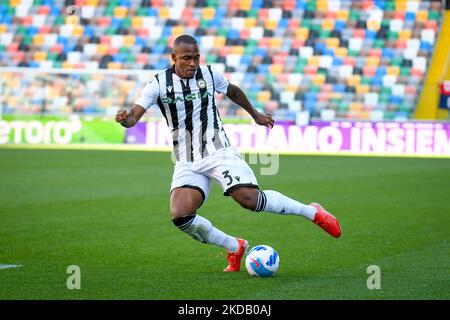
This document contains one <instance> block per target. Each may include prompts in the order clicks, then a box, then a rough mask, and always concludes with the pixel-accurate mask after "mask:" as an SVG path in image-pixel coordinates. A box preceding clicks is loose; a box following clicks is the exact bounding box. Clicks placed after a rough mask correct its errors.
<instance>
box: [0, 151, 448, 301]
mask: <svg viewBox="0 0 450 320" xmlns="http://www.w3.org/2000/svg"><path fill="white" fill-rule="evenodd" d="M172 168H173V164H172V162H171V160H170V155H169V153H162V152H123V151H68V150H66V151H61V150H59V151H58V150H52V151H50V150H12V149H5V148H3V149H0V299H150V300H158V299H170V300H172V299H194V300H197V299H205V300H209V299H240V300H241V299H242V300H247V299H252V300H253V299H256V300H265V299H275V300H288V299H295V300H298V299H449V298H450V291H449V287H450V200H449V199H450V160H448V159H408V158H369V157H362V158H358V157H317V156H282V157H280V169H279V172H278V174H277V175H275V176H263V175H260V174H259V173H260V171H259V167H258V166H253V168H254V170H255V174H256V175H257V177H258V180H259V183H260V186H261V188H262V189H272V190H277V191H280V192H282V193H284V194H286V195H288V196H291V197H293V198H295V199H297V200H299V201H302V202H305V203H309V202H312V201H318V202H320V203H322V204H323V205H324V206H325V207H326V208H327V209H329V210H330V211H331V212H333V213H334V214H335V215H336V216H337V217H338V218H339V219H340V221H341V225H342V230H343V234H342V237H341V238H340V239H334V238H332V237H331V236H329V235H328V234H326V233H325V232H324V231H323V230H322V229H320V228H319V227H318V226H316V225H314V224H312V223H311V222H309V221H307V220H306V219H304V218H302V217H295V216H281V215H276V214H270V213H254V212H250V211H246V210H244V209H242V208H241V207H240V206H239V205H238V204H236V203H234V202H233V200H232V199H231V198H228V197H224V196H223V195H222V193H221V190H220V189H219V187H218V186H217V185H215V184H214V186H213V188H212V192H211V194H210V197H209V199H208V201H207V202H206V203H205V204H204V205H203V207H202V208H201V209H200V210H199V214H201V215H202V216H204V217H206V218H208V219H210V220H211V221H212V222H213V224H214V225H215V226H217V227H218V228H220V229H222V230H224V231H225V232H227V233H229V234H232V235H235V236H240V237H245V238H246V239H248V240H249V242H250V246H253V245H257V244H267V245H271V246H273V247H274V248H275V249H276V250H277V251H278V253H279V255H280V261H281V263H280V269H279V272H278V274H277V275H276V276H275V277H273V278H268V279H261V278H253V277H251V276H249V274H248V273H247V272H246V270H245V267H244V266H243V270H242V271H241V272H239V273H233V274H228V273H224V272H222V269H223V268H224V267H225V266H226V260H225V250H222V249H219V248H217V247H214V246H210V245H205V244H202V243H199V242H197V241H195V240H193V239H191V238H190V237H189V236H187V235H186V234H184V233H182V232H180V231H179V230H177V229H176V228H175V227H174V226H173V224H172V222H171V221H170V218H169V202H168V191H169V185H170V181H171V176H172ZM7 264H14V265H20V266H21V267H19V268H10V269H2V268H1V265H7ZM70 265H77V266H79V267H80V270H81V289H79V290H77V289H73V290H69V289H68V288H67V279H68V277H69V276H70V274H68V273H67V272H66V271H67V267H68V266H70ZM371 265H376V266H378V267H379V268H380V270H381V278H380V279H381V282H380V285H381V288H380V289H372V290H370V289H368V287H367V280H368V278H369V277H370V276H371V275H372V274H371V273H368V272H367V269H368V267H369V266H371Z"/></svg>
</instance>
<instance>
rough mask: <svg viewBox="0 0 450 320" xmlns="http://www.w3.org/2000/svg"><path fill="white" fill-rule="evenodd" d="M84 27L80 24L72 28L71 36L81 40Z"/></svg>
mask: <svg viewBox="0 0 450 320" xmlns="http://www.w3.org/2000/svg"><path fill="white" fill-rule="evenodd" d="M83 31H84V27H83V26H82V25H80V24H77V25H75V26H73V31H72V36H74V37H77V38H81V37H82V36H83Z"/></svg>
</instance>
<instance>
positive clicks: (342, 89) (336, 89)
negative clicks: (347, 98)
mask: <svg viewBox="0 0 450 320" xmlns="http://www.w3.org/2000/svg"><path fill="white" fill-rule="evenodd" d="M345 87H346V86H345V84H343V83H336V84H334V85H333V91H334V92H339V93H344V92H345Z"/></svg>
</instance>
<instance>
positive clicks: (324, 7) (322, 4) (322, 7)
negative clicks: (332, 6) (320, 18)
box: [316, 0, 328, 11]
mask: <svg viewBox="0 0 450 320" xmlns="http://www.w3.org/2000/svg"><path fill="white" fill-rule="evenodd" d="M316 10H317V11H328V1H325V0H318V1H317V4H316Z"/></svg>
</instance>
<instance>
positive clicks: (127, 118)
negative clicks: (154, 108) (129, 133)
mask: <svg viewBox="0 0 450 320" xmlns="http://www.w3.org/2000/svg"><path fill="white" fill-rule="evenodd" d="M144 113H145V109H144V107H142V106H140V105H138V104H134V105H133V106H132V107H131V110H130V111H127V110H124V109H120V110H118V111H117V113H116V122H118V123H120V124H121V125H122V126H123V127H125V128H130V127H132V126H134V125H135V124H136V123H137V122H138V121H139V119H141V117H142V116H143V115H144Z"/></svg>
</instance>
